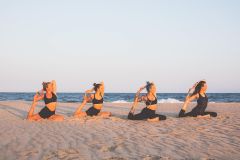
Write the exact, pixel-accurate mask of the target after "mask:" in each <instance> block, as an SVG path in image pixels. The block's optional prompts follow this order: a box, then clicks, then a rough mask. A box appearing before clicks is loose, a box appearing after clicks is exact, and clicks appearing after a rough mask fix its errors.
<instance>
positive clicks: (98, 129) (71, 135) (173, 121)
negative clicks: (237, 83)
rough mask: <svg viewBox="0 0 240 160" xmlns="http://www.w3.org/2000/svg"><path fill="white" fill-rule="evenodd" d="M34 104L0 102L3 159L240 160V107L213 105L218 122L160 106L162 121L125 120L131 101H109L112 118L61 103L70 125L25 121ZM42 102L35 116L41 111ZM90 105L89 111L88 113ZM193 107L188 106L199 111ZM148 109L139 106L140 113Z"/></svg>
mask: <svg viewBox="0 0 240 160" xmlns="http://www.w3.org/2000/svg"><path fill="white" fill-rule="evenodd" d="M30 104H31V102H26V101H1V102H0V128H1V131H0V142H1V143H0V159H1V160H6V159H9V160H15V159H29V160H30V159H31V160H32V159H44V160H47V159H49V160H55V159H83V160H85V159H86V160H88V159H104V160H110V159H111V160H114V159H119V160H125V159H136V160H138V159H143V160H155V159H223V160H226V159H228V160H230V159H233V160H236V159H240V115H239V113H240V103H211V104H209V107H208V109H207V110H208V111H216V112H217V113H218V115H219V116H218V117H217V118H204V119H203V118H181V119H179V118H176V116H177V114H178V111H179V109H180V107H181V106H182V104H158V105H159V107H158V113H161V114H165V115H167V117H168V119H167V120H166V121H162V122H152V123H150V122H147V121H131V120H127V119H126V117H127V116H126V115H127V113H128V111H129V109H130V106H131V103H121V104H117V103H106V104H105V105H104V109H103V111H111V112H112V113H113V117H110V118H105V119H104V118H100V117H92V118H90V117H86V118H82V119H74V118H72V117H71V115H72V114H73V112H74V111H75V109H76V108H77V106H78V104H79V103H58V107H57V114H63V115H64V116H65V118H66V119H65V121H63V122H52V121H48V120H43V121H40V122H30V121H27V120H25V117H26V115H27V111H28V109H29V107H30ZM43 105H44V104H43V103H39V105H38V106H37V108H36V111H35V113H37V112H38V111H39V110H40V109H41V108H42V107H43ZM89 106H90V104H89V105H88V106H86V107H85V109H87V108H88V107H89ZM194 106H195V104H194V103H192V104H191V105H190V107H189V110H190V109H191V107H194ZM143 107H144V105H143V104H140V106H139V107H138V110H137V111H136V113H137V112H139V111H140V110H141V109H142V108H143Z"/></svg>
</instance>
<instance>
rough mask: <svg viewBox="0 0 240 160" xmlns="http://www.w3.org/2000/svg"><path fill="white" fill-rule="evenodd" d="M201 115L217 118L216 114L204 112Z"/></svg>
mask: <svg viewBox="0 0 240 160" xmlns="http://www.w3.org/2000/svg"><path fill="white" fill-rule="evenodd" d="M203 115H210V116H211V117H217V113H216V112H204V113H203Z"/></svg>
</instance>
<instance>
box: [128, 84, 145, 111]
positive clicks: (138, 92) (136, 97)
mask: <svg viewBox="0 0 240 160" xmlns="http://www.w3.org/2000/svg"><path fill="white" fill-rule="evenodd" d="M145 87H146V86H144V87H141V88H140V89H139V90H138V91H137V93H136V95H135V97H134V102H133V105H132V108H131V110H130V112H131V113H134V111H135V108H136V107H137V105H138V102H141V101H143V100H144V96H141V97H139V95H140V93H141V92H142V90H143V89H144V88H145Z"/></svg>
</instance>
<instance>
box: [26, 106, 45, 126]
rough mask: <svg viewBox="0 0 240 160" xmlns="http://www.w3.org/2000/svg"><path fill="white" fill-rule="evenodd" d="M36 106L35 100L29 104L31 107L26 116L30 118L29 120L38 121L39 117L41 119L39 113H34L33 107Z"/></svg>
mask: <svg viewBox="0 0 240 160" xmlns="http://www.w3.org/2000/svg"><path fill="white" fill-rule="evenodd" d="M35 107H36V102H33V103H32V105H31V108H30V110H29V112H28V116H27V120H30V121H38V120H40V119H42V118H41V117H40V116H39V114H34V109H35Z"/></svg>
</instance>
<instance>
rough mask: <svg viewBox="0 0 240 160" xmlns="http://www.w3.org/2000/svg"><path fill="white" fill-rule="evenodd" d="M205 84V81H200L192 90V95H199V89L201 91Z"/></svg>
mask: <svg viewBox="0 0 240 160" xmlns="http://www.w3.org/2000/svg"><path fill="white" fill-rule="evenodd" d="M205 83H206V81H200V82H199V83H198V84H197V86H196V87H195V90H194V92H193V94H192V95H195V94H197V93H200V91H201V89H202V87H203V86H204V84H205Z"/></svg>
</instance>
